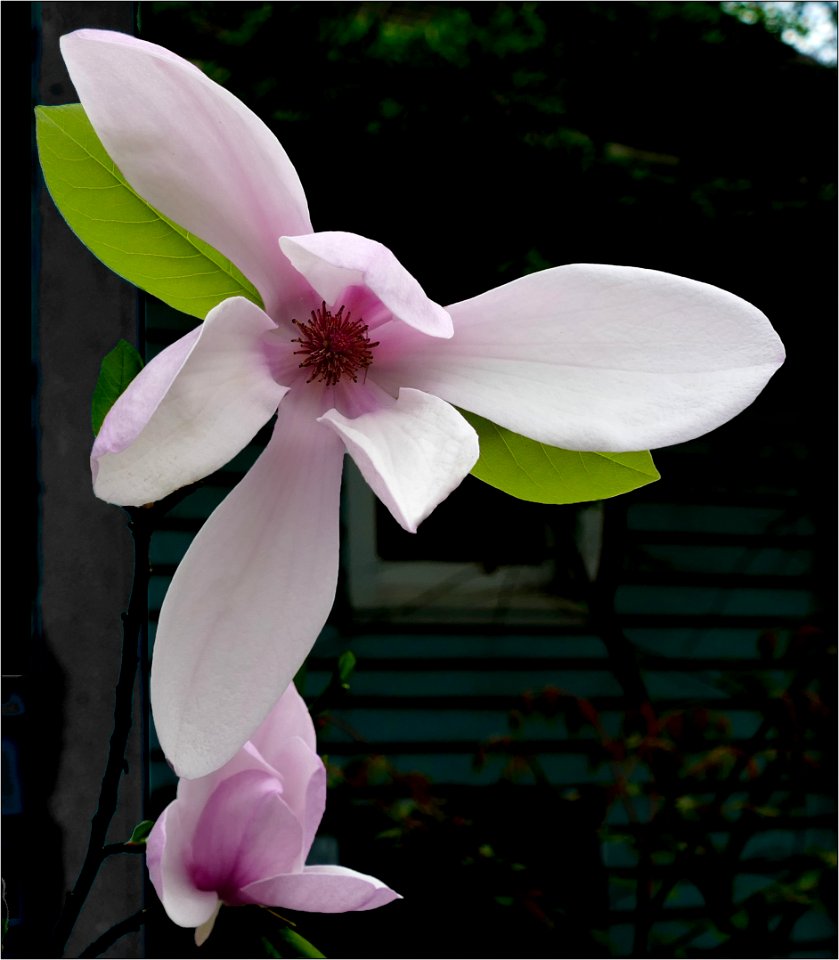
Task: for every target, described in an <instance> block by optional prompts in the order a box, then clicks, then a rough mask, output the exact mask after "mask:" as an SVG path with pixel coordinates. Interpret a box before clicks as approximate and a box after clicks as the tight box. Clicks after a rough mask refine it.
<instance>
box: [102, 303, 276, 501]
mask: <svg viewBox="0 0 839 960" xmlns="http://www.w3.org/2000/svg"><path fill="white" fill-rule="evenodd" d="M273 329H274V324H273V322H272V321H271V319H270V318H269V317H268V316H266V315H265V314H264V313H263V312H262V311H261V310H260V309H259V308H258V307H256V306H254V305H253V304H252V303H250V302H249V301H248V300H245V299H243V298H241V297H233V298H231V299H230V300H225V301H224V302H223V303H220V304H219V305H218V306H217V307H215V308H214V309H213V310H211V311H210V312H209V313H208V314H207V319H206V320H205V321H204V323H203V324H202V325H201V326H200V327H198V328H197V329H196V330H193V331H192V332H191V333H189V334H187V335H186V336H185V337H182V338H181V339H180V340H178V341H177V342H176V343H174V344H172V346H171V347H169V348H168V349H166V350H164V351H163V352H162V353H161V354H160V355H159V356H158V357H155V359H154V360H152V361H151V362H150V363H149V364H148V366H146V367H144V368H143V370H141V371H140V373H139V374H138V375H137V377H136V378H135V379H134V380H133V381H132V382H131V383H130V384H129V385H128V388H127V390H126V391H125V392H124V393H123V394H122V396H120V397H119V399H118V400H117V401H116V403H115V404H114V405H113V407H111V409H110V411H109V413H108V415H107V417H106V418H105V422H104V423H103V424H102V429H101V430H100V431H99V435H98V436H97V438H96V442H95V443H94V445H93V451H92V453H91V468H92V471H93V490H94V492H95V493H96V495H97V496H98V497H100V498H101V499H102V500H107V501H108V502H109V503H119V504H123V505H131V506H139V505H141V504H144V503H151V502H152V501H154V500H159V499H160V498H161V497H165V496H166V495H167V494H169V493H171V492H172V491H173V490H177V489H178V488H179V487H183V486H186V485H187V484H189V483H194V482H195V481H196V480H200V479H201V478H202V477H205V476H207V474H209V473H212V472H213V471H214V470H217V469H218V468H219V467H221V466H223V465H224V464H225V463H227V461H228V460H231V459H232V458H233V457H234V456H235V455H236V454H237V453H238V452H239V451H240V450H241V449H242V448H243V447H244V446H245V445H246V444H247V443H248V441H249V440H250V439H251V438H252V437H253V435H254V434H255V433H256V432H257V431H258V430H259V429H260V427H262V426H263V425H264V424H265V423H267V422H268V420H270V419H271V417H272V416H273V414H274V412H275V411H276V409H277V405H278V404H279V402H280V400H281V399H282V398H283V395H284V394H285V393H286V391H287V389H288V388H287V387H283V386H280V385H279V384H278V383H276V382H275V381H274V379H273V377H272V376H271V373H270V370H269V367H268V361H267V359H266V355H265V350H264V347H263V343H262V340H263V338H264V336H265V334H266V333H267V332H269V331H270V330H273Z"/></svg>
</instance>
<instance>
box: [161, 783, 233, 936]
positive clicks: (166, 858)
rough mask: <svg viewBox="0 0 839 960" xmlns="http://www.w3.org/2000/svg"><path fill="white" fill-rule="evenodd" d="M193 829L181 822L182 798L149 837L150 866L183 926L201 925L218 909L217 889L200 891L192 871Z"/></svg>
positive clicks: (172, 917) (173, 915)
mask: <svg viewBox="0 0 839 960" xmlns="http://www.w3.org/2000/svg"><path fill="white" fill-rule="evenodd" d="M191 840H192V831H191V830H185V829H184V827H183V824H182V823H181V817H180V810H179V806H178V801H177V800H176V801H175V802H174V803H170V804H169V806H168V807H167V808H166V809H165V810H164V811H163V813H162V814H161V815H160V816H159V817H158V819H157V822H156V823H155V825H154V827H153V828H152V831H151V833H150V834H149V836H148V839H147V840H146V865H147V866H148V869H149V877H150V879H151V882H152V885H153V886H154V889H155V890H156V891H157V895H158V897H160V902H161V903H162V904H163V908H164V910H165V911H166V913H167V914H168V916H169V919H170V920H171V921H172V922H173V923H176V924H178V926H180V927H200V926H201V924H203V923H206V922H207V921H208V920H209V919H210V917H212V916H213V915H214V914H215V912H216V909H217V908H218V903H219V898H218V895H217V894H216V892H215V890H199V889H198V887H196V886H195V883H194V882H193V880H192V877H191V876H190V872H189V857H190V846H191Z"/></svg>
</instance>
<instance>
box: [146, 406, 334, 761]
mask: <svg viewBox="0 0 839 960" xmlns="http://www.w3.org/2000/svg"><path fill="white" fill-rule="evenodd" d="M313 400H317V391H307V390H301V391H293V392H292V393H290V394H289V395H288V396H287V397H286V398H285V400H284V401H283V403H282V404H281V406H280V412H279V417H278V419H277V426H276V428H275V430H274V434H273V436H272V438H271V441H270V443H269V445H268V446H267V447H266V449H265V451H264V452H263V454H262V456H261V457H260V458H259V460H257V462H256V463H255V464H254V466H253V467H252V468H251V469H250V470H249V471H248V473H247V475H246V476H245V478H244V479H243V480H242V481H241V483H239V485H238V486H237V487H236V488H235V489H234V490H233V491H232V493H230V494H229V496H228V497H227V498H226V499H225V500H224V502H223V503H222V504H221V505H220V506H219V507H218V508H217V509H216V510H215V512H214V513H213V514H212V515H211V516H210V519H209V520H207V522H206V523H205V524H204V526H203V528H202V529H201V531H200V532H199V534H198V536H197V537H196V538H195V540H194V542H193V544H192V546H191V547H190V549H189V550H188V551H187V553H186V556H185V557H184V559H183V560H182V561H181V564H180V566H179V567H178V569H177V571H176V572H175V576H174V579H173V580H172V584H171V586H170V587H169V591H168V593H167V595H166V598H165V600H164V603H163V608H162V610H161V612H160V622H159V625H158V629H157V638H156V641H155V648H154V657H153V661H152V671H151V696H152V711H153V714H154V720H155V725H156V727H157V732H158V736H159V738H160V743H161V746H162V747H163V750H164V753H165V754H166V756H167V757H168V758H169V760H170V761H171V762H172V763H173V765H174V767H175V770H176V771H177V773H178V774H179V775H180V776H182V777H189V778H194V777H201V776H204V775H205V774H207V773H209V772H210V771H212V770H215V769H216V768H218V767H220V766H221V765H222V764H224V763H226V762H227V761H228V760H229V759H230V758H231V757H232V756H233V755H234V754H235V753H236V751H237V750H238V749H239V747H241V746H242V744H243V743H244V742H245V741H246V740H247V739H248V738H249V737H250V736H251V735H252V734H253V732H254V731H255V730H256V728H257V727H258V726H259V724H260V723H261V722H262V721H263V720H264V719H265V717H266V716H267V714H268V713H269V712H270V710H271V708H272V707H273V706H274V704H275V703H276V701H277V700H278V699H279V697H280V694H282V692H283V691H284V690H285V688H286V687H287V686H288V684H289V683H290V682H291V679H292V677H293V676H294V674H295V673H296V672H297V669H298V668H299V667H300V664H301V663H302V662H303V660H304V659H305V657H306V655H307V654H308V653H309V650H310V649H311V647H312V645H313V644H314V642H315V639H316V638H317V635H318V633H319V632H320V629H321V627H322V626H323V624H324V622H325V621H326V618H327V616H328V614H329V610H330V608H331V606H332V602H333V600H334V597H335V585H336V581H337V577H338V501H339V492H340V480H341V464H342V458H343V448H342V446H341V443H340V441H339V440H338V438H337V437H335V436H334V434H333V433H332V432H331V431H330V430H328V429H326V428H325V427H323V426H321V425H318V424H317V423H315V422H314V418H315V416H316V415H317V413H319V412H320V411H317V413H315V412H314V411H313V409H312V401H313Z"/></svg>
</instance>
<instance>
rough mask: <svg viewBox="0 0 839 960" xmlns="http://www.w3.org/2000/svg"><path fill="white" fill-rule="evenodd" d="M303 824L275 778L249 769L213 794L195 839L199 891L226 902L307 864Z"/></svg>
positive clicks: (194, 871)
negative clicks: (255, 884) (264, 880)
mask: <svg viewBox="0 0 839 960" xmlns="http://www.w3.org/2000/svg"><path fill="white" fill-rule="evenodd" d="M304 853H305V852H304V850H303V831H302V828H301V825H300V821H299V820H298V819H297V817H296V816H295V815H294V814H293V813H292V811H291V810H290V809H289V807H288V805H287V804H286V803H285V801H284V800H283V798H282V793H281V784H280V781H279V780H278V779H277V777H276V776H272V775H270V774H265V773H260V772H258V771H256V770H246V771H244V772H242V773H237V774H236V775H235V776H233V777H229V778H228V779H226V780H224V781H223V782H222V783H220V784H219V785H218V786H217V787H216V789H215V790H214V791H213V793H212V795H211V796H210V798H209V799H208V801H207V804H206V806H205V807H204V809H203V810H202V812H201V816H200V818H199V820H198V823H197V825H196V828H195V832H194V834H193V837H192V845H191V858H190V876H191V878H192V881H193V883H194V884H195V886H196V887H197V888H198V889H199V890H214V891H216V892H217V893H218V895H219V896H220V897H221V899H222V900H224V902H225V903H230V904H237V903H248V902H252V901H250V900H248V899H247V898H242V897H241V896H240V891H241V890H242V888H244V887H246V886H247V885H248V884H249V883H252V882H253V881H254V880H259V879H262V878H263V877H266V876H273V875H274V874H276V873H280V872H293V871H296V870H299V869H300V868H301V867H302V865H303V858H304Z"/></svg>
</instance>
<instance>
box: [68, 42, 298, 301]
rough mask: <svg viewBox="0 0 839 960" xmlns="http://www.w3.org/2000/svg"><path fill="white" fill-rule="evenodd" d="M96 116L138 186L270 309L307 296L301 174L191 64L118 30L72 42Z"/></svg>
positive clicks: (73, 71)
mask: <svg viewBox="0 0 839 960" xmlns="http://www.w3.org/2000/svg"><path fill="white" fill-rule="evenodd" d="M61 52H62V54H63V56H64V60H65V61H66V63H67V68H68V70H69V71H70V77H71V78H72V80H73V84H74V86H75V87H76V90H77V91H78V94H79V98H80V99H81V101H82V105H83V106H84V108H85V112H86V113H87V115H88V117H89V118H90V121H91V123H92V124H93V126H94V129H95V130H96V133H97V134H98V135H99V139H100V140H101V141H102V143H103V144H104V146H105V149H106V150H107V151H108V153H109V155H110V156H111V159H112V160H113V161H114V162H115V163H116V165H117V166H118V167H119V169H120V170H121V171H122V173H123V174H124V175H125V177H126V179H127V180H128V182H129V183H130V184H131V186H132V187H133V188H134V189H135V190H136V191H137V192H138V193H139V194H140V196H142V197H143V198H144V199H146V200H147V201H148V202H149V203H151V204H152V206H154V207H156V208H157V209H158V210H160V211H161V212H162V213H164V214H165V215H166V216H167V217H169V218H170V219H172V220H174V221H175V223H177V224H179V225H180V226H182V227H185V228H186V229H187V230H189V231H191V232H192V233H194V234H196V235H197V236H199V237H200V238H201V239H203V240H206V241H207V243H209V244H211V245H212V246H213V247H215V248H216V249H217V250H220V251H221V252H222V253H223V254H224V255H225V256H226V257H228V258H229V259H230V260H232V261H233V262H234V263H235V264H236V266H238V267H239V269H240V270H241V271H242V272H243V273H244V274H245V276H246V277H248V279H249V280H251V282H252V283H254V284H255V285H256V287H257V288H258V289H259V292H260V293H261V294H262V298H263V301H264V303H265V309H266V310H267V311H268V313H270V314H272V315H273V314H274V312H275V311H276V310H277V307H278V305H279V302H280V300H281V299H282V298H283V297H289V296H290V295H291V294H292V293H293V292H294V291H297V290H300V289H301V288H303V289H305V285H301V283H300V278H299V276H298V275H296V272H295V271H294V270H293V269H291V268H290V266H289V264H288V262H287V260H286V259H285V257H283V256H282V254H281V253H280V251H279V250H278V249H277V238H278V237H279V236H281V235H282V234H286V233H308V232H309V231H310V230H311V226H310V223H309V214H308V209H307V206H306V197H305V195H304V193H303V188H302V186H301V185H300V180H299V178H298V176H297V172H296V171H295V169H294V167H293V166H292V164H291V161H290V160H289V159H288V157H287V156H286V153H285V151H284V150H283V148H282V147H281V146H280V144H279V143H278V141H277V138H276V137H275V136H274V134H273V133H271V131H270V130H269V129H268V127H266V126H265V124H264V123H263V122H262V121H261V120H260V119H259V118H258V117H257V116H256V115H255V114H253V113H252V112H251V111H250V110H249V109H248V108H247V107H246V106H245V105H244V104H243V103H242V102H241V101H240V100H238V99H237V98H236V97H234V96H233V94H232V93H229V92H228V91H227V90H225V89H224V88H223V87H220V86H219V85H218V84H216V83H214V82H213V81H212V80H210V79H209V77H206V76H205V75H204V74H203V73H202V72H201V71H200V70H198V69H197V68H196V67H194V66H193V65H192V64H191V63H188V62H187V61H186V60H182V59H181V58H180V57H178V56H176V55H175V54H173V53H171V52H170V51H168V50H165V49H164V48H162V47H159V46H156V45H155V44H153V43H147V42H146V41H144V40H136V39H134V38H133V37H128V36H126V35H125V34H120V33H112V32H110V31H106V30H78V31H76V32H75V33H71V34H69V35H67V36H64V37H62V38H61Z"/></svg>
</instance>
